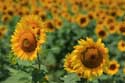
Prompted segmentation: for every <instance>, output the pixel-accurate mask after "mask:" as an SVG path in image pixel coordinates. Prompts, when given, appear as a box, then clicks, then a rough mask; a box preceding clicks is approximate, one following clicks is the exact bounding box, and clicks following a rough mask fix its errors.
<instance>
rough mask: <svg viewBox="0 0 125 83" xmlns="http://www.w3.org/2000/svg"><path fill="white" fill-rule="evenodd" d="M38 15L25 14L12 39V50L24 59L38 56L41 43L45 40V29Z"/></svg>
mask: <svg viewBox="0 0 125 83" xmlns="http://www.w3.org/2000/svg"><path fill="white" fill-rule="evenodd" d="M40 23H41V22H40V20H38V17H37V16H33V17H31V16H24V17H23V18H22V19H21V20H20V22H19V23H18V24H17V26H16V30H15V32H14V34H13V36H12V39H11V46H12V51H13V52H14V54H15V55H16V56H17V57H19V58H20V59H23V60H33V59H35V58H36V57H37V53H38V52H39V49H40V45H41V44H43V43H44V42H45V38H46V35H45V31H44V29H43V28H42V26H41V24H40Z"/></svg>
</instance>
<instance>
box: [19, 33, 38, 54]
mask: <svg viewBox="0 0 125 83" xmlns="http://www.w3.org/2000/svg"><path fill="white" fill-rule="evenodd" d="M20 41H21V43H20V46H21V49H22V50H23V51H25V52H32V51H34V50H35V48H36V46H37V41H36V39H35V36H34V35H33V34H32V33H30V32H27V33H24V34H23V36H21V39H20Z"/></svg>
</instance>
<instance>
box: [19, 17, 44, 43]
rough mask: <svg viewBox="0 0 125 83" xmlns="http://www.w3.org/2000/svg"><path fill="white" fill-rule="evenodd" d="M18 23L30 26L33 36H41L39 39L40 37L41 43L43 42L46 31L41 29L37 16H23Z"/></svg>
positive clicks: (40, 22)
mask: <svg viewBox="0 0 125 83" xmlns="http://www.w3.org/2000/svg"><path fill="white" fill-rule="evenodd" d="M20 23H21V24H23V25H28V26H30V27H31V28H32V29H33V30H34V32H35V34H39V35H41V36H40V37H42V38H40V39H41V40H40V41H41V43H43V42H44V40H45V36H46V35H45V32H46V30H45V28H43V23H42V21H41V19H40V18H39V16H37V15H26V16H23V17H22V18H21V20H20ZM41 32H42V34H41Z"/></svg>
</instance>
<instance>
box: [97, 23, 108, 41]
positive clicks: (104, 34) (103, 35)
mask: <svg viewBox="0 0 125 83" xmlns="http://www.w3.org/2000/svg"><path fill="white" fill-rule="evenodd" d="M95 33H96V35H97V36H98V37H99V38H102V39H104V38H106V37H107V36H108V32H107V31H106V28H105V27H104V25H97V26H96V28H95Z"/></svg>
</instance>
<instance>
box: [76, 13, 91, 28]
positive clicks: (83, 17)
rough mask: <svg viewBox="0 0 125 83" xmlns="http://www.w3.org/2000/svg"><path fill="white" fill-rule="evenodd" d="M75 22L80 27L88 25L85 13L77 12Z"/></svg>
mask: <svg viewBox="0 0 125 83" xmlns="http://www.w3.org/2000/svg"><path fill="white" fill-rule="evenodd" d="M76 23H77V24H78V25H79V26H80V27H81V28H82V27H85V26H87V25H88V23H89V19H88V17H87V16H86V15H83V14H79V15H78V16H76Z"/></svg>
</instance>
